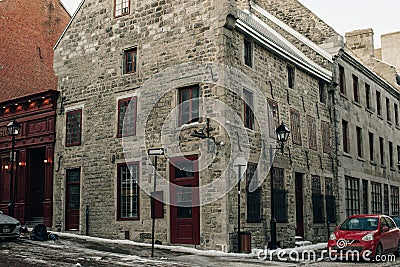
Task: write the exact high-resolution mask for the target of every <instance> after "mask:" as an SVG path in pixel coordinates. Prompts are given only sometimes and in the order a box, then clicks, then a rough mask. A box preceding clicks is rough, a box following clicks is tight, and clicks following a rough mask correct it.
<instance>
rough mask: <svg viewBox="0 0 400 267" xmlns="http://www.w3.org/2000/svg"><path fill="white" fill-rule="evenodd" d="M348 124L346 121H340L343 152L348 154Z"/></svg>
mask: <svg viewBox="0 0 400 267" xmlns="http://www.w3.org/2000/svg"><path fill="white" fill-rule="evenodd" d="M349 138H350V136H349V123H348V121H346V120H342V144H343V152H345V153H350V140H349Z"/></svg>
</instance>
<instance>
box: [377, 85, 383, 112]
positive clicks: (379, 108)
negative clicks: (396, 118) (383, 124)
mask: <svg viewBox="0 0 400 267" xmlns="http://www.w3.org/2000/svg"><path fill="white" fill-rule="evenodd" d="M376 112H378V116H382V105H381V93H380V92H378V91H376Z"/></svg>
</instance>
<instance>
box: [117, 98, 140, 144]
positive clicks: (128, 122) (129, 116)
mask: <svg viewBox="0 0 400 267" xmlns="http://www.w3.org/2000/svg"><path fill="white" fill-rule="evenodd" d="M131 102H132V104H131V105H129V104H130V103H131ZM136 107H137V97H133V98H124V99H120V100H118V132H117V137H122V135H123V136H131V135H135V134H136V111H137V110H136Z"/></svg>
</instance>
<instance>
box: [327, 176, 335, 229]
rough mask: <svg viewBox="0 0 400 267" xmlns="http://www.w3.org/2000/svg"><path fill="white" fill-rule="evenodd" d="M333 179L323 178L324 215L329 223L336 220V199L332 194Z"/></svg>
mask: <svg viewBox="0 0 400 267" xmlns="http://www.w3.org/2000/svg"><path fill="white" fill-rule="evenodd" d="M333 192H334V190H333V181H332V178H329V177H326V178H325V203H326V204H325V205H326V216H327V220H328V221H329V223H335V222H336V201H335V196H334V194H333Z"/></svg>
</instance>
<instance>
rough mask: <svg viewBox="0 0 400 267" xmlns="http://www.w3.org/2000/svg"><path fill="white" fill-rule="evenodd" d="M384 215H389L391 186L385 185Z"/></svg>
mask: <svg viewBox="0 0 400 267" xmlns="http://www.w3.org/2000/svg"><path fill="white" fill-rule="evenodd" d="M383 214H385V215H389V186H388V185H387V184H384V185H383Z"/></svg>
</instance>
